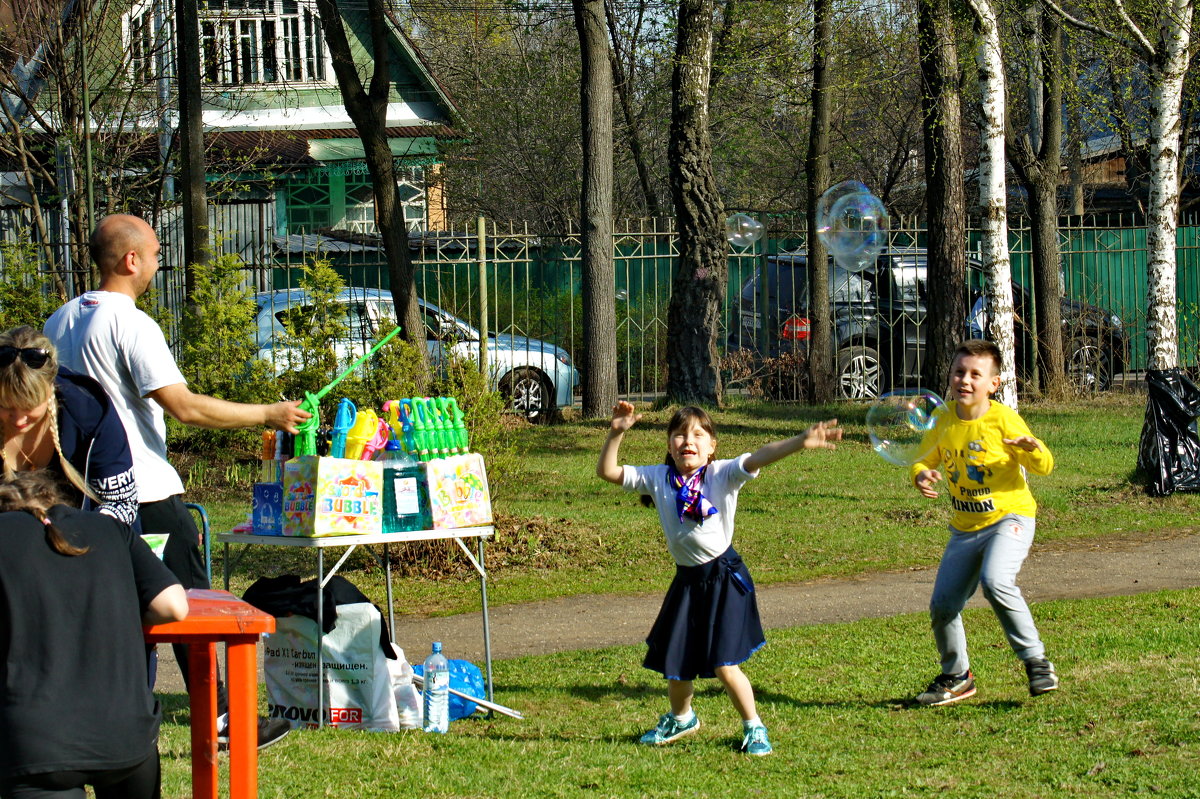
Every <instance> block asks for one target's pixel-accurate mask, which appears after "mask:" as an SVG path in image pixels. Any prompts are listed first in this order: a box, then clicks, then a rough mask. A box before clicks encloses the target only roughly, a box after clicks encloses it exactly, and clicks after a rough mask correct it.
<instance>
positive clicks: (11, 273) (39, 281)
mask: <svg viewBox="0 0 1200 799" xmlns="http://www.w3.org/2000/svg"><path fill="white" fill-rule="evenodd" d="M39 263H40V258H39V256H38V248H37V245H35V244H33V243H32V242H31V241H30V240H29V236H28V235H27V234H25V233H22V234H21V235H20V237H19V238H18V239H17V240H15V241H0V330H11V329H12V328H14V327H20V326H21V325H29V326H30V327H32V328H34V329H36V330H41V329H42V325H43V324H44V323H45V321H46V318H47V317H49V316H50V314H52V313H54V311H55V310H57V308H58V306H59V304H60V302H59V298H58V296H57V295H55V294H54V293H53V292H52V291H50V282H49V281H48V280H47V279H46V278H45V276H44V275H42V273H41V270H40V269H39Z"/></svg>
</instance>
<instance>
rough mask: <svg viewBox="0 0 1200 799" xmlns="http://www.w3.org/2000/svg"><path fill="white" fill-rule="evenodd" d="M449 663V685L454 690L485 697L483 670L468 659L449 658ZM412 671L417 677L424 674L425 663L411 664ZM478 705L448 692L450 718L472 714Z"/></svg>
mask: <svg viewBox="0 0 1200 799" xmlns="http://www.w3.org/2000/svg"><path fill="white" fill-rule="evenodd" d="M449 663H450V687H451V688H453V689H454V690H455V691H461V692H462V693H464V694H469V695H471V696H475V697H478V698H480V699H484V698H486V697H487V689H486V688H484V685H483V672H481V671H480V670H479V667H478V666H476V665H475V664H474V663H472V662H471V661H469V660H449ZM412 670H413V673H414V674H416V675H417V676H418V677H424V676H425V665H424V664H423V663H414V664H412ZM477 707H478V705H476V704H475V703H474V702H472V701H470V700H469V699H463V698H462V697H461V696H455V695H454V694H450V720H451V721H458V720H459V719H465V718H466V717H467V716H470V715H472V714H473V713H474V712H475V709H476V708H477Z"/></svg>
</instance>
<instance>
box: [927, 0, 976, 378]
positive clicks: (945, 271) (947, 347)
mask: <svg viewBox="0 0 1200 799" xmlns="http://www.w3.org/2000/svg"><path fill="white" fill-rule="evenodd" d="M917 29H918V47H919V50H920V61H921V83H922V91H921V116H922V130H923V133H924V139H925V184H926V190H925V191H926V214H927V222H928V227H929V245H928V250H927V252H928V256H927V257H928V266H927V270H928V271H927V274H926V277H927V280H926V286H927V287H928V291H929V305H928V307H929V313H927V314H926V315H925V320H924V324H925V326H926V331H927V332H926V339H925V363H924V364H923V368H922V376H923V378H924V383H925V385H926V386H929V387H930V388H932V389H934V390H935V391H938V392H939V393H941V392H944V391H945V390H946V386H947V377H948V375H949V374H950V364H951V360H952V357H953V355H954V348H955V347H956V346H957V345H958V342H959V341H961V340H962V338H963V334H964V333H965V319H966V318H967V311H968V310H969V309H968V307H967V291H966V282H967V275H966V272H967V260H966V252H965V247H966V240H967V238H966V211H965V206H966V198H965V197H964V192H963V183H962V174H963V151H962V131H961V101H960V98H959V91H958V48H957V46H956V45H955V40H954V19H953V17H952V15H951V13H950V4H949V0H920V3H919V4H918V15H917Z"/></svg>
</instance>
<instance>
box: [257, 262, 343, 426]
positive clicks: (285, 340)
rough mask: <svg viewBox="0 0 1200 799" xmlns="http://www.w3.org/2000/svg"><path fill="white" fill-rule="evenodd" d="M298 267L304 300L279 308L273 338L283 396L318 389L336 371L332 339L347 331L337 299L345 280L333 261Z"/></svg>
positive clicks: (340, 365)
mask: <svg viewBox="0 0 1200 799" xmlns="http://www.w3.org/2000/svg"><path fill="white" fill-rule="evenodd" d="M301 269H302V272H303V275H302V277H301V278H300V281H299V288H301V289H303V290H304V291H305V293H306V294H307V295H308V301H307V302H306V304H305V305H303V306H294V307H292V308H288V309H287V310H286V311H284V312H283V314H282V317H281V318H280V323H281V324H282V325H283V331H284V334H283V336H282V337H281V340H280V341H279V342H277V343H278V345H279V346H280V347H281V349H279V350H277V351H276V352H275V368H276V369H277V370H278V371H279V377H278V380H277V382H278V384H279V388H280V390H281V391H282V392H283V395H284V396H286V397H303V396H304V392H306V391H312V392H315V391H318V390H320V389H321V388H323V387H324V386H325V385H326V384H328V383H329V381H330V380H332V379H333V378H335V377H337V376H338V374H340V372H341V369H342V364H341V363H340V362H339V360H338V356H337V353H336V352H335V351H334V348H333V343H334V342H335V341H339V340H344V339H345V338H346V334H347V332H348V331H349V325H348V324H347V319H346V306H344V305H342V304H341V303H338V302H337V296H338V294H339V293H340V292H341V291H342V289H344V288H345V287H346V284H345V281H343V280H342V278H341V277H340V276H339V275H338V273H337V272H336V271H335V270H334V268H333V265H332V264H331V263H330V262H329V261H328V260H325V259H314V260H312V261H310V262H309V263H307V264H304V266H303V267H301ZM329 421H332V417H331V418H330V420H329Z"/></svg>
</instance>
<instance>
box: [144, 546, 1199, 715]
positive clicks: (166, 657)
mask: <svg viewBox="0 0 1200 799" xmlns="http://www.w3.org/2000/svg"><path fill="white" fill-rule="evenodd" d="M1073 546H1075V547H1076V548H1074V549H1062V548H1057V547H1056V546H1055V545H1053V544H1052V545H1050V547H1047V548H1042V547H1038V546H1035V547H1034V551H1033V553H1032V554H1031V555H1030V556H1029V559H1028V560H1027V561H1026V562H1025V566H1024V568H1023V569H1022V570H1021V576H1020V585H1021V588H1022V590H1023V591H1024V593H1025V596H1026V598H1027V599H1029V600H1030V601H1031V602H1043V601H1047V600H1051V599H1082V598H1087V597H1104V596H1120V595H1126V594H1138V593H1142V592H1145V591H1158V590H1162V589H1170V588H1194V587H1200V533H1197V532H1194V531H1187V532H1185V533H1179V534H1176V535H1173V536H1170V537H1164V538H1161V539H1157V540H1152V541H1145V540H1140V541H1127V540H1104V541H1097V542H1091V543H1087V544H1085V545H1083V546H1082V547H1080V545H1079V544H1078V542H1076V543H1075V544H1073ZM751 566H752V567H753V564H751ZM934 573H935V570H934V569H933V568H927V569H913V570H910V571H904V572H884V573H877V574H870V575H865V576H862V577H857V578H850V579H837V580H815V581H811V582H803V583H788V584H781V585H771V586H766V587H760V589H759V609H760V611H761V612H762V615H763V624H764V626H766V627H767V628H768V629H770V628H778V627H798V626H802V625H807V624H829V623H835V622H848V621H854V620H856V619H863V618H874V617H882V616H893V615H897V614H901V613H916V612H921V611H924V610H925V609H926V607H927V604H928V602H929V594H930V591H931V590H932V588H933V578H934ZM661 600H662V597H661V596H658V595H653V596H632V597H631V596H614V595H590V596H580V597H571V598H565V599H554V600H548V601H544V602H531V603H527V604H522V605H503V606H500V607H493V608H492V610H491V614H490V617H491V628H492V657H493V658H494V659H497V660H503V659H506V658H513V657H520V656H522V655H536V654H547V653H551V652H562V651H567V650H574V649H594V648H600V647H607V646H618V645H622V644H638V643H641V642H642V641H643V640H644V639H645V636H646V632H647V631H648V630H649V629H650V623H651V622H652V621H653V620H654V617H655V615H656V614H657V612H658V607H659V603H660V602H661ZM985 604H986V603H985V601H984V600H983V598H982V596H981V595H980V593H979V592H976V595H975V597H974V598H973V599H972V600H971V606H975V607H979V606H984V605H985ZM396 633H397V636H396V637H397V639H398V643H399V644H400V645H401V646H402V647H404V649H405V654H406V655H407V656H408V658H409V660H414V659H420V657H422V656H423V655H424V652H425V649H426V647H428V646H429V642H430V641H435V640H440V641H442V642H443V644H444V645H445V649H446V651H447V652H450V653H451V654H452V656H453V657H456V658H464V659H466V660H470V661H472V662H474V663H477V664H480V665H482V663H483V635H482V623H481V617H480V614H478V613H468V614H463V615H459V616H444V617H416V616H398V617H397V619H396ZM259 651H260V668H261V647H260V648H259ZM159 657H160V658H161V660H162V663H160V665H159V685H158V690H160V691H165V692H182V691H183V685H182V681H181V680H180V679H179V670H178V669H177V668H176V666H175V664H174V662H173V661H174V658H173V657H172V655H171V651H170V648H169V647H159Z"/></svg>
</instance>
